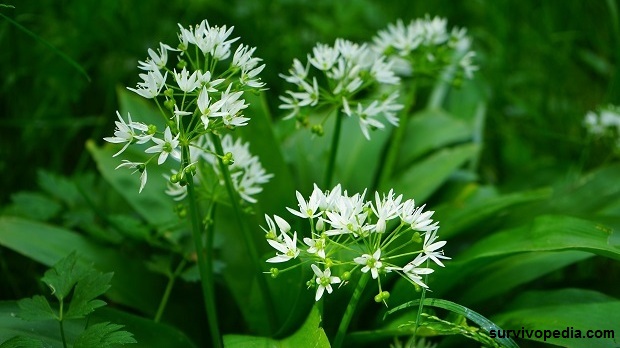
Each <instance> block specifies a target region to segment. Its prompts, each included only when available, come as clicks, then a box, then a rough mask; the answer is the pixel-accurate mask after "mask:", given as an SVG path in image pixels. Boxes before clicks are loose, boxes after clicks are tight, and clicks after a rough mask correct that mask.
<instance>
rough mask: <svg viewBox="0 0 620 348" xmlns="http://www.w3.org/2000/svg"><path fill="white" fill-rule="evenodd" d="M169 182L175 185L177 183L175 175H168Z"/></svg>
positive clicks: (177, 179) (177, 177)
mask: <svg viewBox="0 0 620 348" xmlns="http://www.w3.org/2000/svg"><path fill="white" fill-rule="evenodd" d="M170 182H171V183H173V184H176V183H177V182H179V176H178V175H177V174H172V175H170Z"/></svg>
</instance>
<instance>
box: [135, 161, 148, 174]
mask: <svg viewBox="0 0 620 348" xmlns="http://www.w3.org/2000/svg"><path fill="white" fill-rule="evenodd" d="M137 169H138V171H139V172H140V173H144V170H145V169H146V164H144V163H140V164H138V167H137Z"/></svg>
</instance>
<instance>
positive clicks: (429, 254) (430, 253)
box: [422, 228, 450, 267]
mask: <svg viewBox="0 0 620 348" xmlns="http://www.w3.org/2000/svg"><path fill="white" fill-rule="evenodd" d="M437 230H438V228H435V229H433V230H431V231H428V232H426V233H425V234H424V244H423V245H422V250H424V256H423V259H431V260H433V261H434V262H435V263H436V264H437V265H439V266H441V267H445V266H444V264H443V263H442V262H441V261H440V260H439V259H447V260H449V259H450V258H449V257H447V256H444V254H443V250H439V251H437V250H438V249H440V248H441V247H443V246H444V245H446V241H439V242H435V241H436V240H437V239H438V238H439V237H437Z"/></svg>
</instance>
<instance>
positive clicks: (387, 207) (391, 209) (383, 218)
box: [371, 189, 403, 233]
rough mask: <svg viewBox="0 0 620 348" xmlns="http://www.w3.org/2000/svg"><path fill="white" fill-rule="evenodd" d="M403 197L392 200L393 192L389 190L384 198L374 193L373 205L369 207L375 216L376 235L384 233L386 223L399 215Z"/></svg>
mask: <svg viewBox="0 0 620 348" xmlns="http://www.w3.org/2000/svg"><path fill="white" fill-rule="evenodd" d="M402 199H403V195H399V196H398V197H396V198H394V190H393V189H392V190H390V192H388V194H387V195H386V196H383V199H381V196H379V192H375V204H374V205H371V207H372V211H373V212H374V213H375V215H376V216H377V219H378V220H377V224H376V227H375V229H376V231H377V232H378V233H383V232H385V228H386V222H387V221H390V220H393V219H395V218H397V217H398V214H399V213H400V208H401V204H400V201H401V200H402Z"/></svg>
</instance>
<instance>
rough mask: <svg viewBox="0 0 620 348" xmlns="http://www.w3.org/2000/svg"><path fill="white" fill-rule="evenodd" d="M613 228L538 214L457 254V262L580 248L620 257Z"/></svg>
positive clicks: (590, 222) (568, 218)
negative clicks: (539, 215) (523, 224)
mask: <svg viewBox="0 0 620 348" xmlns="http://www.w3.org/2000/svg"><path fill="white" fill-rule="evenodd" d="M613 233H614V231H613V230H611V229H609V228H607V227H606V226H603V225H601V224H599V223H596V222H592V221H587V220H581V219H577V218H572V217H568V216H541V217H538V218H536V219H534V221H533V223H532V224H530V225H529V226H524V227H519V228H516V229H511V230H508V231H501V232H498V233H495V234H493V235H491V236H489V237H487V238H485V239H483V240H481V241H480V242H478V243H476V244H475V245H473V246H472V247H470V248H468V249H467V250H466V251H465V252H464V253H463V254H461V255H460V257H459V261H460V262H467V261H470V260H473V259H481V258H486V257H492V256H499V255H506V254H512V253H517V252H525V251H553V250H583V251H589V252H592V253H594V254H597V255H602V256H606V257H610V258H613V259H616V260H620V245H613V244H611V243H610V240H611V238H612V235H613Z"/></svg>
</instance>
